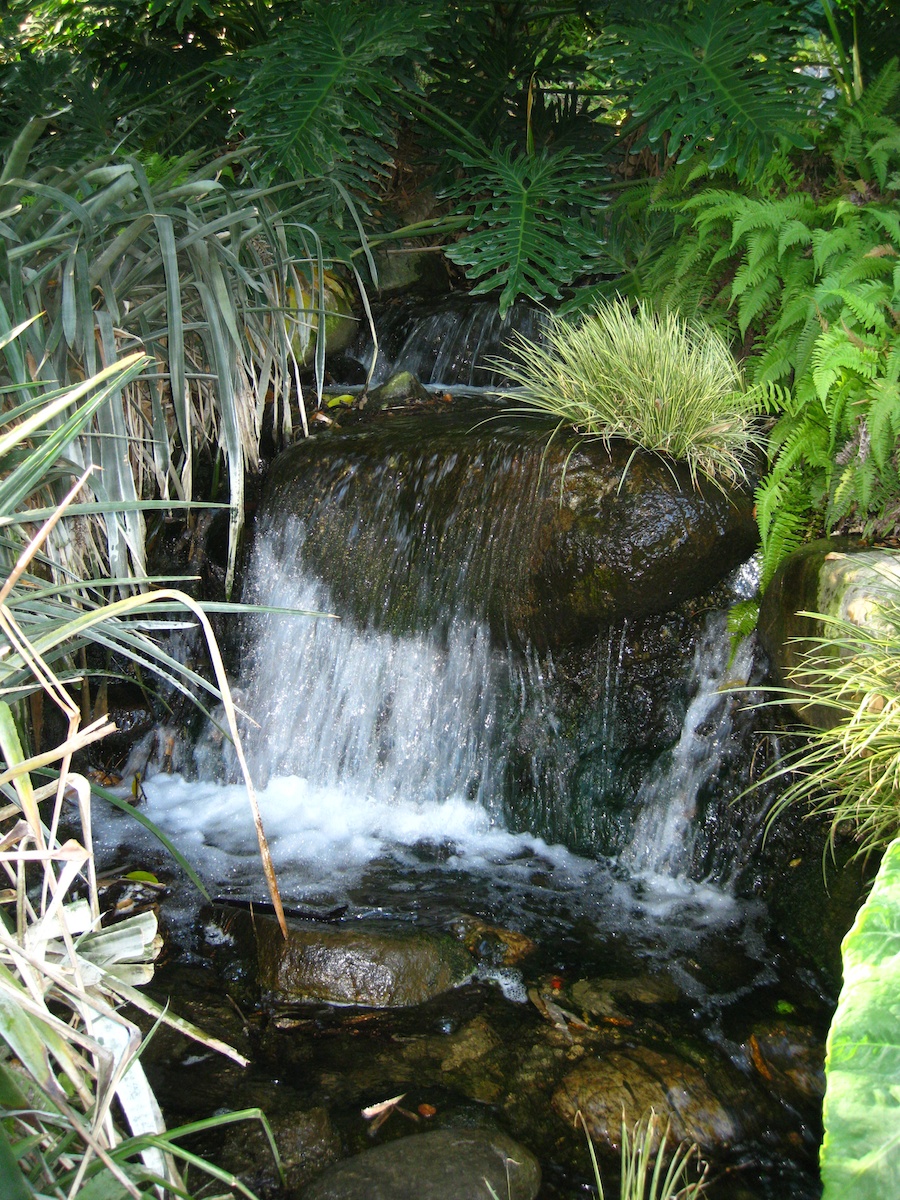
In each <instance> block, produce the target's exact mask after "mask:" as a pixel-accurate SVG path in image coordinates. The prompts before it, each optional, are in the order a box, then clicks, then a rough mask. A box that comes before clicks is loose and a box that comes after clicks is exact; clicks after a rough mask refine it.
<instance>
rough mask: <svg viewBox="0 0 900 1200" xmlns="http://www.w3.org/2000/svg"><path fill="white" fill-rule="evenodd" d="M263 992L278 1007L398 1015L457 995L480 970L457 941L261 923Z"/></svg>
mask: <svg viewBox="0 0 900 1200" xmlns="http://www.w3.org/2000/svg"><path fill="white" fill-rule="evenodd" d="M255 927H256V946H257V955H258V963H259V984H260V987H261V988H262V990H263V991H264V992H265V993H266V994H267V995H268V996H269V998H270V999H272V1000H274V1001H276V1002H277V1003H288V1004H290V1003H295V1002H297V1001H319V1002H324V1003H326V1004H357V1005H361V1006H363V1007H371V1008H397V1007H405V1006H408V1005H412V1004H421V1003H423V1002H424V1001H425V1000H430V999H431V998H432V997H433V996H437V995H439V994H440V993H441V992H445V991H447V990H448V989H449V988H453V987H457V986H458V985H459V984H461V983H464V982H465V980H466V979H468V978H469V976H470V975H471V974H472V972H473V970H474V967H475V964H474V962H473V960H472V958H471V957H470V955H469V954H468V953H467V951H466V950H465V948H464V947H462V946H460V945H459V943H458V942H456V941H455V940H454V939H453V938H452V937H449V936H447V935H445V934H440V933H433V932H430V931H427V930H423V929H418V928H415V927H412V926H409V927H407V926H398V925H389V924H387V923H384V922H374V921H371V922H370V921H366V922H363V921H354V922H352V923H349V922H348V923H347V924H334V925H331V924H320V923H318V922H315V921H289V922H288V936H287V939H286V940H285V939H284V938H283V937H282V935H281V930H280V929H279V927H278V923H277V921H275V920H274V919H273V918H271V917H262V918H260V917H256V920H255Z"/></svg>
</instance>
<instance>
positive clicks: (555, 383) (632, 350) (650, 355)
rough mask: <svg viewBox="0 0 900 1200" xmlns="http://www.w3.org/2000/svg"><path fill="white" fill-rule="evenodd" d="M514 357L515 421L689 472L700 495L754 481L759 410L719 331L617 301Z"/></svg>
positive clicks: (521, 344)
mask: <svg viewBox="0 0 900 1200" xmlns="http://www.w3.org/2000/svg"><path fill="white" fill-rule="evenodd" d="M515 350H516V353H517V359H516V360H514V361H511V362H504V363H503V364H502V366H503V369H504V371H505V372H506V374H507V375H508V377H509V378H510V379H512V380H513V382H514V384H516V385H518V388H517V390H516V391H509V392H504V393H502V395H503V397H504V398H505V399H508V400H510V401H512V402H513V407H514V408H515V410H516V411H519V412H525V413H531V414H533V413H539V414H542V415H547V416H552V417H556V418H558V419H559V422H560V424H561V425H563V426H571V427H573V428H575V429H576V430H578V431H579V432H580V433H582V434H584V435H585V436H587V437H597V438H602V439H603V440H604V441H609V440H610V439H611V438H626V439H627V440H629V441H631V442H634V443H635V444H636V445H638V446H641V447H643V449H645V450H650V451H653V452H654V453H657V454H662V455H665V456H667V457H669V458H673V459H677V460H680V461H683V462H686V463H687V465H688V467H689V469H690V473H691V479H692V480H693V482H694V485H695V486H696V485H697V482H698V477H699V476H700V475H705V476H707V477H708V478H710V479H713V480H718V481H721V482H723V483H740V482H742V481H744V480H746V478H747V466H746V464H747V461H748V459H749V458H750V456H751V455H752V453H753V452H754V451H755V450H756V449H758V448H760V447H761V444H762V443H761V440H760V438H759V436H758V434H757V433H756V431H755V429H754V418H755V416H756V414H757V413H758V411H759V400H758V398H757V396H756V394H755V393H753V392H748V391H746V390H745V388H744V383H743V378H742V376H741V372H740V369H739V368H738V366H737V364H736V363H735V361H734V358H733V357H732V355H731V351H730V350H729V349H728V346H727V345H726V343H725V342H724V341H723V339H722V338H721V336H720V335H719V334H718V333H716V332H715V331H714V330H713V329H710V328H708V327H707V326H705V325H702V324H699V323H695V322H687V321H684V320H682V319H681V318H680V317H678V316H677V315H676V314H674V313H664V314H658V313H655V312H653V311H652V310H651V309H650V308H648V307H647V306H646V305H644V304H639V305H638V307H637V309H636V311H634V312H632V310H631V308H630V307H629V305H628V303H627V302H626V301H625V300H622V299H619V300H614V301H609V302H603V303H601V304H599V305H598V306H597V307H596V308H595V309H594V310H593V312H591V313H590V314H588V316H586V317H584V318H583V319H582V320H581V321H580V322H579V323H575V324H572V323H569V322H568V321H565V320H562V319H559V318H555V319H551V321H550V323H549V326H548V329H547V332H546V345H544V346H541V345H537V344H536V343H534V342H531V341H528V340H527V339H526V338H523V337H519V338H518V340H517V342H516V344H515Z"/></svg>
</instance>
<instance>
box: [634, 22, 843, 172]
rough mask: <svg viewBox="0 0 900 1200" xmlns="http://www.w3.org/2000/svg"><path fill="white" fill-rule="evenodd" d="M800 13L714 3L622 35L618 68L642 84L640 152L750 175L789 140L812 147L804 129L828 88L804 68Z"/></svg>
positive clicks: (637, 94)
mask: <svg viewBox="0 0 900 1200" xmlns="http://www.w3.org/2000/svg"><path fill="white" fill-rule="evenodd" d="M798 17H799V13H798V14H796V15H793V14H791V13H790V12H789V10H788V9H787V8H786V7H783V6H781V5H777V4H756V3H734V0H707V2H706V3H704V4H698V5H696V6H694V7H690V6H689V8H688V11H687V12H686V13H685V14H683V15H679V16H676V17H674V18H673V19H670V20H668V21H660V20H657V19H653V20H650V19H647V20H644V21H642V22H641V23H640V24H636V25H633V26H630V27H624V28H622V29H621V30H619V31H617V32H618V35H619V37H620V38H621V41H622V42H623V44H624V51H623V52H619V53H617V55H616V65H617V67H618V69H619V70H620V71H621V72H622V74H623V76H624V78H625V79H628V80H632V81H634V82H633V85H632V87H633V90H631V89H630V90H629V100H630V105H629V107H630V109H631V113H632V117H631V127H632V128H634V129H636V130H638V131H639V137H638V140H637V141H636V142H635V148H639V147H640V146H641V145H645V144H646V145H649V146H650V147H651V148H653V149H657V150H658V149H661V148H662V149H664V151H665V152H666V153H667V154H669V155H671V156H672V157H673V158H674V159H675V160H676V161H677V162H684V161H686V160H687V159H689V158H691V157H692V156H694V155H695V154H696V153H697V152H698V151H701V152H702V154H703V157H704V158H705V159H706V160H707V161H708V163H709V166H710V169H711V170H718V169H719V168H721V167H730V168H731V169H732V170H733V171H734V173H735V175H736V176H737V177H738V178H739V179H748V178H753V177H754V176H756V175H759V174H760V173H761V172H762V171H763V170H764V169H765V167H766V165H767V163H768V162H769V160H770V159H771V157H772V155H773V154H774V153H775V151H776V150H777V149H779V148H780V147H781V146H782V145H783V144H784V143H785V142H786V143H788V144H789V145H792V146H796V147H803V146H806V145H808V140H807V139H806V138H805V137H804V136H803V134H802V132H801V129H802V127H803V125H804V124H806V122H807V114H808V112H809V109H810V107H811V105H814V104H815V99H816V98H815V96H814V95H813V94H811V93H813V92H815V91H820V90H821V88H820V85H818V81H817V80H816V79H815V77H811V76H809V75H798V74H797V72H796V70H795V63H794V61H793V60H794V58H795V54H796V46H797V41H798V38H799V36H800V34H801V29H802V23H801V21H800V20H798ZM626 132H628V127H626Z"/></svg>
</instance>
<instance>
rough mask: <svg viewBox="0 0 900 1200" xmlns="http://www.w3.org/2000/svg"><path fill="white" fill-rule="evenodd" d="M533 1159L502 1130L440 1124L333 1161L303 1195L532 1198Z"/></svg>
mask: <svg viewBox="0 0 900 1200" xmlns="http://www.w3.org/2000/svg"><path fill="white" fill-rule="evenodd" d="M540 1182H541V1170H540V1167H539V1165H538V1161H537V1159H536V1158H535V1157H534V1155H533V1154H531V1153H530V1152H529V1151H528V1150H526V1149H525V1147H524V1146H520V1145H519V1144H518V1143H517V1142H514V1141H513V1139H512V1138H510V1137H506V1136H505V1135H504V1134H502V1133H493V1132H488V1131H486V1130H478V1129H441V1130H438V1131H437V1132H435V1133H425V1134H420V1135H419V1136H413V1137H404V1138H401V1139H400V1140H399V1141H395V1142H389V1143H387V1144H386V1145H383V1146H377V1147H376V1148H375V1149H373V1150H368V1151H366V1153H364V1154H359V1155H357V1156H356V1158H351V1159H348V1160H347V1161H345V1162H342V1163H338V1164H337V1166H335V1167H332V1168H331V1169H330V1170H328V1171H326V1172H325V1173H324V1174H323V1175H320V1176H319V1178H318V1179H316V1180H314V1181H313V1182H312V1183H311V1184H310V1185H309V1187H307V1188H306V1189H305V1190H304V1191H303V1192H302V1193H301V1197H302V1200H485V1197H486V1196H489V1195H490V1192H489V1191H488V1189H487V1187H486V1186H485V1184H486V1183H487V1184H489V1185H490V1186H491V1187H492V1188H493V1189H494V1192H495V1194H496V1195H497V1196H502V1197H504V1200H534V1197H535V1196H536V1195H537V1193H538V1188H539V1187H540Z"/></svg>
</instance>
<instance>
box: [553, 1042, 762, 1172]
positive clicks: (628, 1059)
mask: <svg viewBox="0 0 900 1200" xmlns="http://www.w3.org/2000/svg"><path fill="white" fill-rule="evenodd" d="M552 1105H553V1108H554V1110H555V1111H556V1112H557V1113H558V1114H559V1116H561V1117H562V1118H563V1119H564V1120H565V1121H568V1122H572V1121H574V1120H575V1114H576V1113H578V1112H580V1113H581V1114H582V1117H583V1119H584V1121H585V1124H586V1126H587V1129H588V1132H589V1133H590V1135H591V1137H592V1138H593V1139H594V1141H596V1142H597V1143H598V1144H599V1145H600V1146H602V1147H605V1148H609V1149H614V1148H616V1147H618V1146H619V1144H620V1142H621V1128H622V1113H623V1110H624V1112H625V1120H626V1123H632V1122H634V1121H635V1120H637V1119H638V1117H640V1116H642V1115H643V1114H645V1113H647V1112H649V1111H650V1109H651V1108H652V1109H654V1110H655V1111H656V1112H658V1113H660V1115H661V1116H662V1118H663V1120H664V1121H665V1120H666V1119H669V1120H671V1123H672V1125H671V1135H672V1137H673V1138H674V1140H675V1141H676V1142H682V1141H687V1142H696V1143H697V1145H698V1146H699V1147H700V1148H701V1150H703V1151H706V1152H713V1151H715V1150H722V1149H727V1148H729V1147H731V1146H733V1145H734V1144H735V1143H736V1142H737V1141H738V1140H739V1139H740V1138H741V1136H742V1134H743V1123H739V1122H738V1121H737V1119H736V1117H735V1115H734V1114H733V1113H732V1112H731V1111H730V1109H729V1108H728V1107H726V1105H725V1104H724V1103H723V1100H722V1098H721V1096H720V1095H718V1094H717V1093H716V1092H715V1091H713V1087H712V1086H711V1083H710V1081H709V1080H708V1079H707V1078H706V1075H705V1074H704V1072H702V1071H701V1070H699V1069H698V1068H697V1067H696V1066H694V1065H693V1064H691V1063H689V1062H687V1061H685V1060H684V1059H681V1058H678V1057H677V1056H674V1055H670V1054H661V1053H659V1052H658V1051H656V1050H652V1049H650V1048H649V1047H646V1046H636V1047H634V1048H633V1049H622V1050H614V1051H612V1052H610V1053H601V1054H599V1055H597V1056H596V1057H594V1056H592V1057H590V1058H587V1059H585V1060H584V1061H583V1062H581V1063H579V1064H578V1066H577V1067H575V1069H574V1070H573V1071H571V1072H570V1073H569V1074H568V1075H567V1076H566V1078H565V1079H564V1080H563V1081H562V1083H561V1084H560V1086H559V1087H558V1088H557V1090H556V1091H555V1092H554V1094H553V1100H552Z"/></svg>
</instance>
